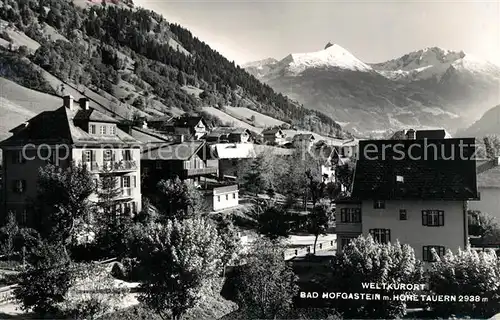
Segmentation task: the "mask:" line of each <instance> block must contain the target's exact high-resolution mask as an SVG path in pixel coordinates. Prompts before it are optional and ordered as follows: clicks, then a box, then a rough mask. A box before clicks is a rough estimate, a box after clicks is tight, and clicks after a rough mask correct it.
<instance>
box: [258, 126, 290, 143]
mask: <svg viewBox="0 0 500 320" xmlns="http://www.w3.org/2000/svg"><path fill="white" fill-rule="evenodd" d="M262 136H263V137H264V138H263V140H264V143H266V144H276V145H280V144H284V143H285V142H286V134H285V133H284V132H283V131H282V130H281V129H280V128H269V129H265V130H264V131H262Z"/></svg>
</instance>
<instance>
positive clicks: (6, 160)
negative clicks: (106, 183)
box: [0, 96, 141, 223]
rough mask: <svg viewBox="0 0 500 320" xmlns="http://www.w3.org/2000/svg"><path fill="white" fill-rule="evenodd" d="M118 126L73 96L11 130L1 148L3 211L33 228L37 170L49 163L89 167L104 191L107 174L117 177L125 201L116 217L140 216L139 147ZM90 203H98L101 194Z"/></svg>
mask: <svg viewBox="0 0 500 320" xmlns="http://www.w3.org/2000/svg"><path fill="white" fill-rule="evenodd" d="M117 123H118V121H117V120H116V119H114V118H112V117H109V116H107V115H105V114H104V113H101V112H99V111H98V110H95V109H94V108H91V107H90V106H89V101H88V100H87V99H80V101H79V104H78V103H75V102H74V101H73V98H72V97H71V96H66V97H64V99H63V106H62V107H60V108H58V109H56V110H53V111H45V112H42V113H40V114H38V115H37V116H35V117H33V118H31V119H30V120H28V121H27V122H25V123H23V124H21V125H19V126H17V127H16V128H14V129H12V130H11V132H12V133H13V135H12V136H11V137H9V138H7V139H6V140H4V141H2V142H1V143H0V147H1V149H2V151H3V166H2V170H3V172H2V175H3V177H4V179H3V188H2V189H3V199H4V203H3V209H4V210H2V212H9V211H12V212H15V213H16V214H17V216H18V218H19V220H20V222H24V223H28V222H29V221H27V220H31V219H33V217H29V218H28V217H26V202H27V199H28V198H32V197H34V196H36V191H37V187H36V185H37V175H38V169H39V168H40V167H43V166H45V165H46V164H47V163H53V164H55V165H57V166H60V167H63V168H64V167H67V166H69V165H70V164H71V163H74V164H76V165H85V166H86V167H87V168H88V169H89V170H90V173H91V175H92V177H93V179H94V181H95V182H96V186H99V181H100V179H101V178H102V176H103V175H104V174H108V175H109V174H111V175H114V176H115V177H116V181H117V188H119V190H120V191H121V192H120V195H119V196H118V197H117V199H115V200H116V213H117V214H133V213H134V212H138V211H140V210H141V185H140V162H139V160H140V143H139V141H137V140H136V139H134V138H133V137H132V136H130V135H128V134H127V133H125V132H123V131H122V130H120V129H119V128H118V127H117ZM90 200H91V201H93V202H96V203H98V202H99V201H100V200H99V198H98V196H97V193H96V194H93V195H92V196H91V199H90Z"/></svg>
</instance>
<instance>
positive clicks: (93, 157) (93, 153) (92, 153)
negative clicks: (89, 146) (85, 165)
mask: <svg viewBox="0 0 500 320" xmlns="http://www.w3.org/2000/svg"><path fill="white" fill-rule="evenodd" d="M95 152H96V151H95V150H91V151H90V161H92V162H94V161H95V158H96V154H95Z"/></svg>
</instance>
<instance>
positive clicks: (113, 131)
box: [109, 126, 116, 134]
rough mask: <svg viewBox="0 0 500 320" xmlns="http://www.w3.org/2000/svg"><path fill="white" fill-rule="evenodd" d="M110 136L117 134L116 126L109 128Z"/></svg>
mask: <svg viewBox="0 0 500 320" xmlns="http://www.w3.org/2000/svg"><path fill="white" fill-rule="evenodd" d="M109 134H116V128H115V126H111V127H109Z"/></svg>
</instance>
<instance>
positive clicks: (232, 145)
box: [0, 96, 356, 224]
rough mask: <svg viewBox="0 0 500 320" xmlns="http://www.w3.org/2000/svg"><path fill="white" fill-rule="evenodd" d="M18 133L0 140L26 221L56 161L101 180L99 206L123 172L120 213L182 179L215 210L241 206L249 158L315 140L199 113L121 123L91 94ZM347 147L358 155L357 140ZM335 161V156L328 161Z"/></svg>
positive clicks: (17, 207) (6, 193) (8, 195)
mask: <svg viewBox="0 0 500 320" xmlns="http://www.w3.org/2000/svg"><path fill="white" fill-rule="evenodd" d="M11 132H12V136H11V137H9V138H7V139H6V140H4V141H2V142H0V148H1V149H2V152H3V157H2V159H3V163H2V195H1V198H2V208H1V211H2V212H4V213H7V212H14V213H15V214H16V216H17V217H18V219H19V221H20V222H21V223H26V224H30V223H32V222H33V221H32V220H33V219H35V218H34V217H28V216H27V210H26V204H27V200H28V199H29V198H32V197H35V196H36V192H37V185H36V184H37V174H38V170H39V168H40V167H43V166H45V165H46V164H47V163H54V164H56V165H58V166H61V167H65V166H69V165H70V164H71V163H76V164H82V165H86V167H87V168H89V170H90V172H91V174H92V176H93V179H94V181H95V184H96V193H95V194H94V195H92V197H91V199H90V200H92V201H94V202H96V203H98V202H99V201H100V199H99V198H98V188H99V185H100V184H99V181H100V177H101V176H102V175H103V174H108V175H109V174H113V175H115V176H116V180H117V183H118V185H117V188H118V189H119V190H120V192H119V194H118V196H117V197H116V199H115V200H116V201H115V202H116V208H115V212H116V215H118V216H119V215H133V214H134V213H138V212H139V211H140V210H141V207H142V197H143V196H146V197H153V196H154V195H155V190H156V185H157V183H158V182H159V181H160V180H162V179H170V178H174V177H179V178H180V179H182V180H184V181H187V182H191V183H193V184H195V185H196V186H197V187H198V188H199V189H200V190H201V191H202V192H203V193H204V195H205V199H206V200H207V201H208V203H209V205H210V208H211V210H213V211H220V210H225V209H229V208H233V207H235V206H238V204H239V188H238V184H237V183H236V180H235V178H236V176H237V175H238V168H239V166H240V163H241V162H242V161H247V160H248V159H252V158H254V157H256V155H258V154H260V153H274V154H277V155H282V156H289V155H291V154H292V153H293V150H292V149H290V148H289V145H287V144H289V143H292V144H297V143H299V142H303V141H307V142H308V143H309V142H311V143H312V142H314V140H315V137H314V136H313V135H311V134H298V135H296V136H291V137H290V138H288V139H287V138H286V136H287V134H286V133H285V132H283V130H281V129H279V128H271V129H268V130H264V131H263V132H262V133H261V134H260V135H258V134H256V133H254V132H250V131H249V130H247V129H243V128H232V127H218V128H209V126H208V125H207V123H206V121H205V120H204V119H203V118H202V117H198V116H182V117H178V118H171V119H157V120H155V121H148V122H146V121H144V120H140V121H136V122H132V121H125V122H124V121H119V120H117V119H115V118H113V117H110V116H107V115H106V114H104V113H102V112H100V111H98V110H96V109H94V108H92V107H90V105H89V101H88V100H87V99H85V98H82V99H80V100H79V101H74V99H73V97H71V96H66V97H64V98H63V106H62V107H59V108H58V109H56V110H53V111H45V112H42V113H40V114H38V115H37V116H35V117H33V118H31V119H29V120H28V121H26V122H25V123H23V124H21V125H19V126H17V127H16V128H14V129H12V130H11ZM344 142H346V141H340V142H339V143H338V148H339V150H341V151H342V148H343V147H345V152H346V154H349V155H352V154H354V153H355V152H354V151H352V149H354V148H356V144H355V142H354V140H353V141H347V142H348V143H346V145H345V146H343V143H344ZM327 160H328V159H327ZM332 166H333V164H332V163H329V161H326V160H325V163H324V165H322V169H321V170H322V171H323V173H324V175H325V176H326V178H328V179H331V178H332V177H333V176H334V175H333V173H334V172H333V170H332Z"/></svg>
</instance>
